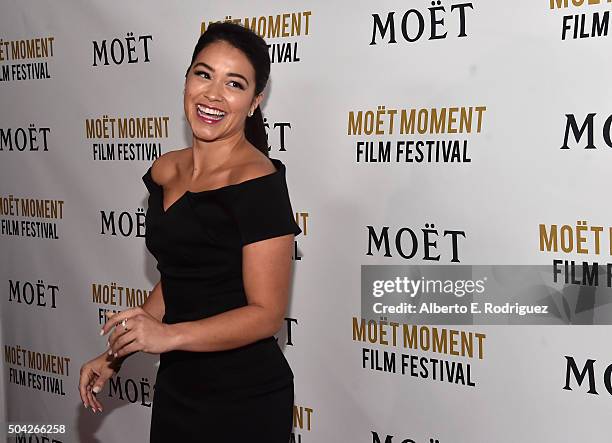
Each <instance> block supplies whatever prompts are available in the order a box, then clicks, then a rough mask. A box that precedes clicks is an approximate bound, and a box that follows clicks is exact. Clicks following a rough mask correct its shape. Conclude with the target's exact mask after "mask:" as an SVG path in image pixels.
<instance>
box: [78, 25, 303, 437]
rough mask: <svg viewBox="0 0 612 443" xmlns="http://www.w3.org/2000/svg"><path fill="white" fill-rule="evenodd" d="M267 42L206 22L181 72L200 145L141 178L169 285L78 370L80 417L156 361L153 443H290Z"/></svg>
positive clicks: (284, 262)
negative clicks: (267, 114) (136, 368)
mask: <svg viewBox="0 0 612 443" xmlns="http://www.w3.org/2000/svg"><path fill="white" fill-rule="evenodd" d="M269 72H270V59H269V56H268V48H267V45H266V43H265V41H264V40H263V39H262V38H260V37H259V36H258V35H257V34H255V33H254V32H252V31H250V30H248V29H246V28H244V27H242V26H239V25H235V24H230V23H215V24H211V25H210V26H209V27H208V29H207V31H206V32H205V33H204V34H202V35H201V37H200V39H199V40H198V43H197V44H196V47H195V49H194V52H193V57H192V60H191V65H190V67H189V69H188V70H187V73H186V76H185V77H186V80H185V92H184V107H185V115H186V117H187V120H188V121H189V124H190V126H191V129H192V132H193V146H191V147H188V148H185V149H181V150H176V151H171V152H168V153H166V154H164V155H162V156H161V157H159V158H158V159H156V160H155V162H154V163H153V165H152V166H151V167H150V168H149V169H148V170H147V172H146V173H145V175H144V176H143V177H142V179H143V181H144V183H145V185H146V186H147V189H148V190H149V199H148V209H147V213H146V217H145V223H146V238H145V243H146V246H147V248H148V249H149V251H151V253H152V254H153V255H154V256H155V258H156V259H157V261H158V264H157V268H158V269H159V271H160V275H161V279H160V281H159V282H158V283H157V284H156V285H155V287H154V289H153V291H152V293H151V295H150V296H149V298H148V299H147V301H146V302H145V303H144V304H143V305H142V306H141V307H137V308H133V309H127V310H125V311H122V312H120V313H117V314H115V315H113V316H112V317H111V318H110V319H109V320H108V321H107V322H106V323H105V325H104V327H103V328H102V330H101V331H100V333H101V334H106V333H108V332H109V331H111V330H113V332H112V333H111V334H110V336H109V349H108V353H107V352H106V351H105V352H104V353H103V354H102V355H100V356H98V357H97V358H95V359H93V360H91V361H90V362H88V363H86V364H85V365H83V367H82V368H81V380H80V386H79V388H80V392H81V397H82V399H83V402H84V405H85V407H88V406H91V407H92V410H94V411H96V410H102V406H101V405H100V402H99V401H98V400H97V399H96V397H95V393H97V392H100V390H101V389H102V387H103V386H104V383H105V382H106V380H108V378H109V377H111V376H112V375H113V374H115V373H116V372H118V370H119V368H120V365H121V363H122V361H123V360H124V359H125V358H126V357H127V356H128V355H131V354H133V353H135V352H138V351H142V352H147V353H153V354H157V353H159V354H160V366H159V369H158V372H157V378H156V382H155V391H154V396H153V409H152V414H151V431H150V441H151V442H162V441H163V442H169V441H181V442H183V441H185V442H187V441H188V442H195V441H223V442H233V441H243V440H244V438H247V436H248V439H249V440H250V441H257V442H260V441H261V442H283V443H286V442H287V441H288V440H289V437H290V433H291V428H292V412H293V400H294V391H293V372H292V371H291V368H290V367H289V365H288V363H287V361H286V359H285V357H284V355H283V354H282V352H281V350H280V348H279V347H278V345H277V343H276V340H275V338H274V334H275V333H276V332H278V331H279V330H280V328H281V326H282V325H283V320H284V315H285V311H286V307H287V297H288V292H289V283H290V274H291V267H292V257H291V255H292V251H293V244H294V236H295V235H298V234H300V233H301V232H302V230H301V229H300V228H299V226H298V225H297V224H296V222H295V220H294V218H293V211H292V209H291V203H290V200H289V195H288V190H287V184H286V180H285V166H284V164H283V163H282V162H281V161H280V160H278V159H273V158H272V159H271V158H269V157H268V155H267V152H268V147H267V138H266V136H265V129H264V126H263V118H262V116H261V111H260V109H259V104H260V103H261V100H262V98H263V90H264V88H265V86H266V83H267V80H268V76H269Z"/></svg>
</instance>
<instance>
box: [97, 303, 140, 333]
mask: <svg viewBox="0 0 612 443" xmlns="http://www.w3.org/2000/svg"><path fill="white" fill-rule="evenodd" d="M141 311H142V308H140V307H136V308H129V309H126V310H125V311H121V312H117V313H114V312H110V311H108V312H107V313H106V316H107V317H110V318H109V319H108V320H107V321H106V323H104V326H102V329H101V330H100V335H105V334H107V333H108V331H110V330H111V328H113V327H114V326H116V325H117V324H118V323H121V322H122V321H123V320H124V319H129V318H131V317H133V316H135V315H138V314H140V313H141Z"/></svg>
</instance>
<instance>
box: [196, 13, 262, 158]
mask: <svg viewBox="0 0 612 443" xmlns="http://www.w3.org/2000/svg"><path fill="white" fill-rule="evenodd" d="M218 41H224V42H227V43H229V44H230V45H232V46H234V47H235V48H237V49H239V50H241V51H242V52H243V53H244V55H246V57H247V58H248V59H249V61H250V62H251V65H252V66H253V69H254V71H255V95H257V94H259V93H260V92H262V91H263V90H264V88H265V87H266V84H267V83H268V77H270V55H269V54H268V45H267V43H266V41H265V40H264V39H263V38H261V37H260V36H259V35H258V34H256V33H255V32H253V31H252V30H250V29H249V28H246V27H244V26H241V25H238V24H235V23H230V22H216V23H211V24H210V25H209V26H208V28H206V31H205V32H204V33H203V34H202V35H200V38H199V39H198V42H197V43H196V45H195V48H194V50H193V56H192V57H191V63H190V64H189V68H187V72H186V73H185V78H187V75H189V70H190V69H191V65H193V62H194V61H195V59H196V57H197V56H198V54H199V53H200V51H201V50H202V49H204V48H205V47H206V46H208V45H209V44H211V43H214V42H218ZM244 135H245V136H246V138H247V140H248V141H249V142H251V143H252V144H253V146H255V147H256V148H257V149H259V150H260V151H261V152H263V153H264V154H265V155H266V156H269V155H268V138H267V136H266V128H265V126H264V121H263V116H262V114H261V109H260V106H257V108H256V109H255V111H254V112H253V115H252V116H251V117H248V118H247V119H246V122H245V124H244Z"/></svg>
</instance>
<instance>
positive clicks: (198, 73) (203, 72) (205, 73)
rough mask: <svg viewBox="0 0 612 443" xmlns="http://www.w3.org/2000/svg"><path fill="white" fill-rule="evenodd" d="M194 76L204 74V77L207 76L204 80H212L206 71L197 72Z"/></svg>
mask: <svg viewBox="0 0 612 443" xmlns="http://www.w3.org/2000/svg"><path fill="white" fill-rule="evenodd" d="M194 74H195V75H200V74H204V75H206V77H204V78H210V75H208V72H206V71H196V72H194Z"/></svg>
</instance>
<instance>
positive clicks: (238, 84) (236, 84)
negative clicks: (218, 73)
mask: <svg viewBox="0 0 612 443" xmlns="http://www.w3.org/2000/svg"><path fill="white" fill-rule="evenodd" d="M229 84H230V85H235V86H234V87H235V88H239V89H244V86H242V84H241V83H238V82H237V81H234V80H232V81H231V82H229Z"/></svg>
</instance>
